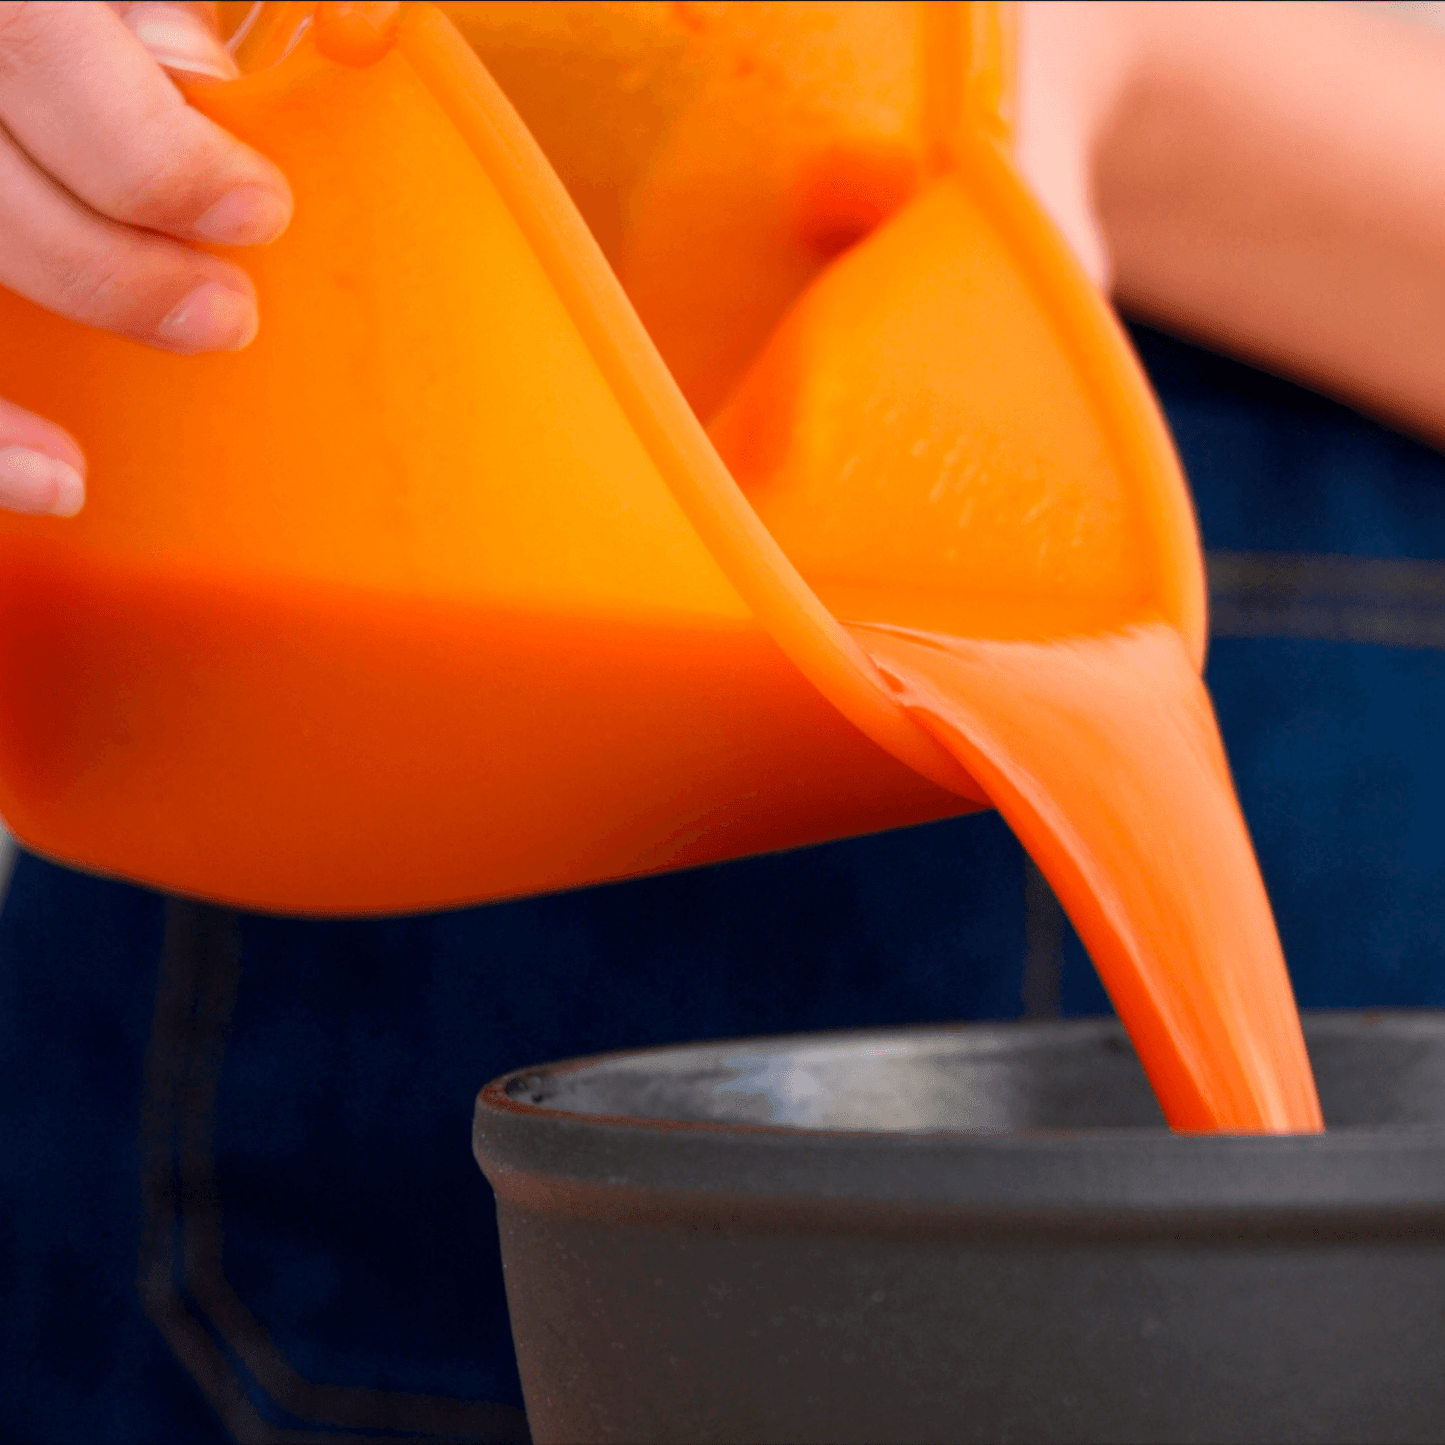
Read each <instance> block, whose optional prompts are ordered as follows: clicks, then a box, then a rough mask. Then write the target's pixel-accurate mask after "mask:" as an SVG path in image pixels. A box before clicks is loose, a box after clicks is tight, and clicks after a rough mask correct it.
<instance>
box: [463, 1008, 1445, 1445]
mask: <svg viewBox="0 0 1445 1445" xmlns="http://www.w3.org/2000/svg"><path fill="white" fill-rule="evenodd" d="M1305 1028H1306V1034H1307V1036H1308V1038H1309V1043H1310V1054H1311V1057H1312V1058H1313V1060H1314V1064H1315V1069H1316V1073H1317V1075H1318V1078H1319V1082H1320V1090H1321V1094H1322V1098H1323V1102H1324V1108H1325V1116H1326V1118H1327V1119H1328V1120H1329V1122H1330V1124H1331V1126H1332V1127H1331V1130H1330V1132H1329V1133H1327V1134H1325V1135H1319V1136H1297V1137H1287V1138H1258V1137H1254V1138H1251V1137H1247V1136H1233V1137H1222V1136H1183V1135H1173V1134H1170V1133H1169V1132H1168V1131H1167V1130H1166V1129H1165V1128H1164V1127H1163V1124H1162V1119H1161V1116H1160V1114H1159V1111H1158V1108H1157V1106H1156V1105H1155V1103H1154V1100H1153V1096H1152V1095H1151V1094H1150V1092H1149V1088H1148V1086H1147V1084H1146V1082H1145V1080H1144V1076H1143V1073H1142V1071H1141V1070H1140V1068H1139V1065H1138V1062H1137V1060H1136V1059H1135V1057H1134V1054H1133V1050H1132V1049H1131V1047H1130V1045H1129V1043H1128V1040H1127V1038H1126V1037H1125V1035H1124V1034H1123V1032H1122V1030H1121V1029H1120V1028H1119V1027H1118V1025H1117V1024H1115V1023H1114V1022H1112V1021H1105V1020H1080V1021H1077V1022H1068V1023H1049V1024H999V1025H972V1026H963V1027H958V1028H930V1029H915V1030H890V1031H887V1032H881V1031H877V1032H875V1031H869V1032H862V1033H847V1034H828V1035H808V1036H799V1037H793V1038H779V1039H753V1040H747V1041H744V1042H739V1043H732V1044H704V1045H698V1046H696V1047H690V1048H670V1049H657V1050H651V1051H647V1052H640V1053H632V1054H619V1055H611V1056H608V1057H604V1058H597V1059H583V1060H578V1061H574V1062H570V1063H565V1064H556V1065H551V1066H548V1067H545V1068H538V1069H528V1070H524V1071H521V1072H519V1073H515V1074H510V1075H508V1076H507V1077H505V1078H503V1079H499V1080H497V1081H496V1082H495V1083H493V1084H489V1085H488V1086H487V1087H486V1088H485V1089H484V1090H483V1091H482V1093H481V1095H480V1097H479V1098H478V1100H477V1112H476V1129H475V1136H474V1140H475V1151H476V1156H477V1159H478V1161H479V1162H480V1164H481V1166H482V1168H483V1170H484V1171H485V1172H486V1175H487V1177H488V1179H490V1180H491V1182H492V1185H493V1187H494V1188H495V1189H496V1192H497V1210H498V1216H499V1219H500V1223H501V1235H502V1254H503V1261H504V1264H505V1266H506V1271H507V1294H508V1300H509V1303H510V1306H511V1312H512V1328H513V1332H514V1335H515V1337H516V1342H517V1351H518V1357H519V1359H520V1362H521V1369H522V1381H523V1386H524V1389H525V1392H526V1398H527V1412H528V1416H529V1418H530V1421H531V1427H532V1432H533V1436H534V1438H535V1439H536V1440H537V1441H539V1442H549V1441H556V1442H573V1445H577V1442H584V1441H604V1440H606V1441H625V1442H631V1445H640V1442H651V1441H689V1442H700V1441H720V1442H723V1441H725V1442H744V1441H770V1442H781V1441H814V1442H845V1441H873V1442H878V1441H898V1442H908V1445H919V1442H924V1441H1037V1442H1045V1441H1088V1442H1125V1441H1141V1442H1142V1441H1149V1442H1174V1441H1200V1442H1226V1441H1245V1442H1266V1441H1372V1442H1389V1441H1429V1442H1438V1441H1441V1440H1445V1012H1433V1011H1432V1012H1412V1013H1380V1014H1316V1015H1313V1016H1307V1018H1306V1025H1305Z"/></svg>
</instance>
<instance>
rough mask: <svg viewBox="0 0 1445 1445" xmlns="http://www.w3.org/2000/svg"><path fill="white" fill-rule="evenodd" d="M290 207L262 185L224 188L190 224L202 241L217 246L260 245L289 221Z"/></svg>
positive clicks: (283, 227)
mask: <svg viewBox="0 0 1445 1445" xmlns="http://www.w3.org/2000/svg"><path fill="white" fill-rule="evenodd" d="M290 220H291V208H290V206H288V205H287V204H286V203H285V202H284V201H283V200H282V199H281V197H280V196H278V195H277V194H276V192H275V191H271V190H267V188H266V187H265V186H237V187H236V189H235V190H234V191H228V192H227V193H226V194H225V195H224V196H222V197H221V199H220V200H219V201H217V202H216V204H215V205H214V206H212V207H211V208H210V210H208V211H207V212H205V214H204V215H202V216H201V218H200V220H198V221H197V222H196V223H195V225H194V226H193V227H192V229H193V230H194V232H195V234H196V235H197V237H199V239H200V240H202V241H214V242H215V243H216V245H218V246H264V245H265V244H266V243H267V242H268V241H274V240H275V239H276V237H277V236H279V235H280V234H281V232H282V231H284V230H285V229H286V227H287V225H288V224H289V223H290Z"/></svg>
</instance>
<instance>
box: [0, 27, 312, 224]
mask: <svg viewBox="0 0 1445 1445" xmlns="http://www.w3.org/2000/svg"><path fill="white" fill-rule="evenodd" d="M143 8H152V7H143ZM154 8H159V7H154ZM177 15H178V16H179V17H181V21H180V23H183V22H184V16H185V11H184V7H177ZM0 123H3V124H4V126H5V128H6V129H7V130H8V131H9V132H10V134H11V136H13V137H14V139H15V140H16V141H17V142H18V143H19V145H20V146H21V147H22V148H23V149H24V150H25V152H26V153H27V154H28V155H29V156H30V157H31V159H32V160H34V161H35V162H36V163H37V164H38V165H40V166H41V167H42V168H43V169H44V170H45V171H47V172H48V173H49V174H50V175H51V176H52V177H54V179H56V180H57V181H59V182H60V183H61V184H62V185H63V186H65V188H66V189H67V190H69V191H70V192H71V193H72V194H73V195H75V196H77V197H78V198H79V199H80V200H82V201H84V202H85V203H86V204H87V205H88V206H90V207H91V208H92V209H94V210H96V211H99V212H100V213H101V214H102V215H104V216H108V217H110V218H111V219H112V220H116V221H121V222H124V223H126V224H128V225H133V226H141V227H144V228H146V229H147V230H152V231H161V232H164V233H166V234H168V235H172V236H176V237H178V238H182V239H190V240H201V241H212V242H217V243H219V244H222V245H248V244H254V243H256V242H263V241H269V240H272V239H274V237H275V236H277V235H279V234H280V233H281V231H282V230H284V229H285V227H286V224H287V222H288V221H289V220H290V216H291V206H292V200H291V190H290V187H289V186H288V185H287V184H286V178H285V177H284V176H283V175H282V174H281V172H280V171H279V170H278V169H277V168H276V166H274V165H273V164H272V163H271V162H270V161H268V160H267V159H266V158H265V157H264V156H262V155H260V154H259V153H257V152H256V151H254V150H252V149H251V148H250V147H249V146H247V145H243V144H242V143H241V142H240V141H238V140H237V139H236V138H235V137H234V136H232V135H229V134H227V132H226V131H224V130H222V129H221V127H220V126H218V125H216V124H215V122H214V121H211V120H209V119H208V118H207V117H205V116H203V115H201V114H200V112H199V111H196V110H193V109H192V108H191V107H190V106H189V105H187V104H186V101H185V98H184V97H183V96H182V95H181V93H180V91H179V90H177V89H176V87H175V85H174V84H172V82H171V80H170V79H169V77H168V76H167V75H166V74H165V72H164V71H163V70H162V69H161V68H160V66H159V65H158V64H157V63H156V61H155V59H153V58H152V56H151V55H150V54H149V53H148V52H147V50H146V48H145V46H144V45H142V44H141V42H140V40H138V39H137V38H136V36H135V35H134V34H132V33H131V31H130V30H129V29H128V28H127V26H126V25H125V23H124V22H122V21H121V20H120V19H119V18H118V17H117V15H116V14H115V12H114V11H113V10H112V9H111V8H110V7H109V6H108V5H105V4H102V3H100V0H86V3H83V4H75V3H71V0H60V3H55V0H21V3H10V0H7V3H0Z"/></svg>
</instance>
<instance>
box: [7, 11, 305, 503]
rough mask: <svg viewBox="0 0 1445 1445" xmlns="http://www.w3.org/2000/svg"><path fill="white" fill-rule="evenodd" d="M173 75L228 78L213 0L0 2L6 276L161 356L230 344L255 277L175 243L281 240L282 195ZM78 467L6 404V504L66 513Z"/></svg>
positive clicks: (249, 303)
mask: <svg viewBox="0 0 1445 1445" xmlns="http://www.w3.org/2000/svg"><path fill="white" fill-rule="evenodd" d="M163 67H164V68H163ZM167 70H171V71H176V72H187V73H189V74H193V75H200V76H205V77H209V78H212V79H215V80H225V79H229V78H232V77H233V76H234V75H235V74H236V70H235V66H234V63H233V62H232V61H231V58H230V56H229V55H228V54H227V53H226V51H225V49H224V48H223V47H222V45H221V44H220V41H219V39H218V37H217V32H216V28H215V6H214V5H205V4H159V3H145V4H114V5H107V4H100V3H90V0H87V3H79V4H77V3H63V0H62V3H48V0H28V3H0V125H3V129H0V285H4V286H8V287H9V288H10V289H11V290H12V291H15V292H18V293H19V294H20V295H22V296H25V297H28V298H29V299H30V300H31V301H34V302H37V303H38V304H39V305H41V306H45V307H47V308H49V309H50V310H51V311H55V312H58V313H59V314H60V315H62V316H68V317H70V318H71V319H72V320H74V321H79V322H82V323H84V324H85V325H88V326H98V327H100V328H102V329H103V330H106V331H113V332H116V333H117V334H119V335H121V336H129V337H132V338H134V339H135V340H137V341H141V342H144V343H146V344H147V345H150V346H156V347H160V348H161V349H163V350H166V351H173V352H178V353H181V354H183V355H192V354H195V353H197V352H206V351H236V350H240V349H241V348H242V347H244V346H246V345H247V344H249V342H250V341H251V340H252V338H253V337H254V336H255V335H256V329H257V325H258V320H257V313H256V293H255V290H254V288H253V287H252V285H251V281H250V278H249V277H248V276H247V275H246V273H245V272H244V271H243V270H242V269H241V268H240V267H239V266H237V265H235V264H234V263H232V262H230V261H226V260H222V259H221V258H220V257H217V256H212V255H210V254H208V253H207V252H204V251H199V250H194V249H192V248H191V247H189V246H186V245H184V244H182V243H183V242H184V241H206V242H213V243H216V244H220V245H229V246H249V245H260V244H265V243H266V242H268V241H272V240H275V238H276V237H277V236H279V235H280V234H281V232H282V231H284V230H285V229H286V226H287V224H288V223H289V221H290V219H291V208H292V200H291V190H290V187H289V186H288V185H287V184H286V178H285V177H284V176H283V175H282V174H281V172H280V171H279V170H277V168H276V167H275V166H274V165H272V164H271V162H270V161H268V160H267V159H266V158H265V157H264V156H261V155H259V154H257V153H256V152H255V151H253V150H252V149H251V148H250V147H249V146H245V145H243V144H242V143H241V142H240V141H238V140H237V139H236V138H235V137H234V136H231V135H228V134H227V133H226V132H225V131H224V130H222V129H221V128H220V126H218V125H216V124H215V123H214V122H212V121H210V120H208V119H206V117H205V116H203V115H201V114H200V113H199V112H198V111H195V110H193V109H191V107H190V106H188V105H187V104H186V102H185V99H184V97H183V96H182V95H181V92H180V91H179V90H178V89H177V88H176V86H175V85H174V84H173V83H172V81H171V79H170V77H169V76H168V75H167V73H166V71H167ZM0 344H4V339H3V338H0ZM84 478H85V458H84V455H83V454H82V452H81V450H80V448H79V446H78V445H77V444H76V442H75V440H74V438H73V437H71V436H69V435H68V434H67V433H66V432H65V431H63V430H62V429H61V428H60V427H58V426H56V425H55V424H54V423H53V422H49V421H46V420H45V419H44V418H42V417H38V416H35V415H33V414H32V413H30V412H27V411H25V410H23V409H22V408H20V407H17V406H15V405H13V404H12V403H10V402H7V401H4V400H3V399H0V507H5V508H7V509H9V510H11V511H16V512H32V513H50V514H52V515H56V516H66V517H68V516H73V515H74V514H75V513H76V512H78V511H79V510H80V508H81V506H82V504H83V503H84V500H85V480H84Z"/></svg>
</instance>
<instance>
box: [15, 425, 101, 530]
mask: <svg viewBox="0 0 1445 1445" xmlns="http://www.w3.org/2000/svg"><path fill="white" fill-rule="evenodd" d="M84 505H85V457H84V455H83V454H82V452H81V450H80V448H79V447H78V446H76V444H75V438H74V437H72V436H71V435H70V433H69V432H66V431H63V430H62V429H61V428H60V427H58V426H56V425H55V423H54V422H49V421H46V420H45V419H44V418H43V417H38V416H36V415H35V414H34V413H33V412H28V411H25V410H24V409H23V408H22V407H18V406H16V405H15V404H14V403H13V402H8V401H4V400H0V507H3V508H4V509H5V510H6V511H9V512H31V513H38V514H42V515H43V514H49V515H50V516H52V517H73V516H74V515H75V514H76V513H77V512H78V511H79V510H80V509H81V507H82V506H84Z"/></svg>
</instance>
